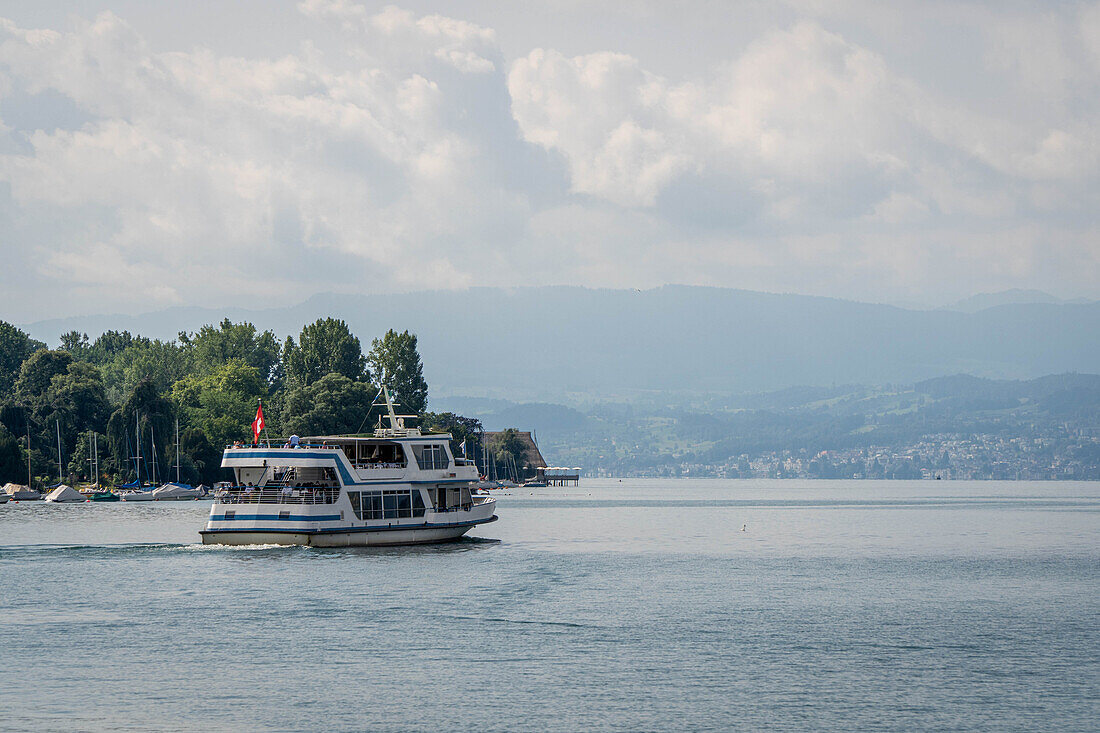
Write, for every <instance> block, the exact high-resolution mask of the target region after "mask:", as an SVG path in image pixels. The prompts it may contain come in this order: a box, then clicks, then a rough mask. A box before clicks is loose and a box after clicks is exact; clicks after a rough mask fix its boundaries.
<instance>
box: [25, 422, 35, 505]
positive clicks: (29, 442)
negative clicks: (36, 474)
mask: <svg viewBox="0 0 1100 733" xmlns="http://www.w3.org/2000/svg"><path fill="white" fill-rule="evenodd" d="M23 422H24V424H25V425H26V427H27V486H28V487H29V488H32V489H33V488H34V484H33V482H32V481H31V424H30V423H29V422H27V416H26V415H25V414H24V415H23Z"/></svg>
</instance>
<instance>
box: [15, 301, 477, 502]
mask: <svg viewBox="0 0 1100 733" xmlns="http://www.w3.org/2000/svg"><path fill="white" fill-rule="evenodd" d="M383 384H384V385H385V386H387V387H388V388H389V389H390V393H391V395H392V396H393V399H394V401H395V402H397V403H399V405H400V406H399V408H398V409H399V412H402V413H407V414H419V415H421V425H422V427H426V428H428V429H431V430H438V431H440V432H451V433H452V434H454V436H455V438H456V441H459V442H460V441H461V440H463V439H464V438H465V437H467V436H468V435H473V434H476V433H480V431H481V424H480V423H479V422H478V421H476V420H472V419H468V418H463V417H461V416H457V415H452V414H442V415H435V414H432V413H428V412H426V407H427V402H428V385H427V383H426V382H425V380H424V373H423V365H422V363H421V360H420V355H419V353H418V351H417V341H416V336H415V335H414V334H411V333H409V332H408V331H405V332H403V333H398V332H396V331H394V330H389V331H387V332H386V333H385V335H383V336H382V337H381V338H376V339H374V340H373V341H372V342H371V347H370V350H369V351H367V352H365V353H364V349H363V348H362V345H361V343H360V341H359V339H358V338H357V337H356V336H355V335H354V334H353V333H351V331H350V330H349V329H348V326H347V324H346V323H345V322H344V321H342V320H339V319H334V318H323V319H319V320H317V321H315V322H314V323H311V324H309V325H307V326H305V327H304V328H303V329H302V331H301V333H300V334H299V335H298V337H297V339H295V338H294V337H288V338H287V339H286V340H285V341H280V339H279V338H278V337H277V336H276V335H275V334H274V333H273V332H271V331H258V330H257V329H256V327H255V326H253V325H252V324H251V323H233V322H231V321H229V320H228V319H226V320H224V321H222V322H221V323H220V324H218V325H217V326H212V325H207V326H204V327H202V328H201V329H199V331H197V332H195V333H186V332H183V333H180V334H179V336H178V338H177V339H176V340H172V341H160V340H158V339H150V338H146V337H144V336H138V335H133V334H131V333H129V332H127V331H121V332H119V331H107V332H106V333H104V334H103V335H101V336H99V337H98V338H96V339H95V340H94V341H91V340H89V338H88V336H87V334H83V333H78V332H75V331H73V332H70V333H66V334H64V335H63V336H62V337H61V342H60V346H59V348H57V349H49V348H47V347H46V344H44V343H42V342H40V341H36V340H35V339H32V338H30V337H29V336H28V335H27V334H26V333H24V332H23V331H21V330H19V329H18V328H16V327H15V326H13V325H11V324H9V323H5V322H3V321H0V484H2V483H4V482H6V481H13V482H17V483H23V482H25V481H26V480H27V459H28V456H29V459H30V469H31V473H32V474H33V475H34V476H41V477H43V478H42V479H41V481H54V480H56V478H57V476H58V473H59V470H60V468H61V467H63V468H64V473H65V478H66V480H70V481H75V480H85V479H87V478H89V476H90V474H91V470H92V468H91V467H92V466H93V465H94V464H93V462H92V459H93V455H92V448H93V446H98V453H99V455H98V458H99V470H100V474H101V480H103V481H106V482H120V481H127V480H131V479H132V478H134V476H135V464H136V463H138V461H137V460H135V459H136V458H138V455H139V454H138V444H139V438H140V451H141V453H140V463H141V465H142V476H143V478H146V479H148V471H149V467H151V466H153V465H156V466H158V478H159V477H161V476H163V477H165V478H166V479H167V478H171V479H173V480H174V479H175V464H176V452H175V450H176V449H175V443H176V440H175V430H176V424H177V421H178V424H179V431H180V435H179V437H180V440H179V446H180V454H179V465H180V478H181V480H182V481H185V482H190V483H200V482H201V483H205V484H210V483H212V482H214V481H217V480H219V479H221V478H223V476H222V472H221V470H220V464H221V453H222V449H223V448H224V446H225V445H227V444H230V443H232V442H233V441H234V440H250V439H251V435H252V434H251V423H252V420H253V417H254V416H255V413H256V407H257V405H258V404H259V403H260V402H261V401H262V403H263V406H264V418H265V422H266V424H267V432H268V434H269V435H271V436H285V435H289V434H291V433H297V434H299V435H325V434H343V433H358V432H363V431H370V430H372V429H373V427H374V421H375V420H376V419H377V415H378V412H379V410H378V409H377V408H376V409H375V410H374V412H373V413H372V412H371V404H372V402H373V401H374V399H375V397H376V396H377V394H378V392H379V389H380V386H381V385H383ZM368 422H369V423H370V424H368ZM58 428H60V431H59V432H60V443H61V446H60V448H61V450H60V453H61V466H60V467H59V463H58V438H57V434H58ZM28 443H29V445H28ZM153 446H155V451H154V449H153ZM169 466H171V469H169ZM46 477H49V478H48V479H47V478H46Z"/></svg>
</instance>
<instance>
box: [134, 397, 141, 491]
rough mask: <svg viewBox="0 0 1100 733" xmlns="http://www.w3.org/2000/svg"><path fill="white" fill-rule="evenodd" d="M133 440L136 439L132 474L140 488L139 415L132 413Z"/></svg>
mask: <svg viewBox="0 0 1100 733" xmlns="http://www.w3.org/2000/svg"><path fill="white" fill-rule="evenodd" d="M134 440H136V441H137V456H136V457H135V458H134V474H136V476H137V485H138V488H139V489H140V488H141V416H140V415H138V413H136V412H135V413H134Z"/></svg>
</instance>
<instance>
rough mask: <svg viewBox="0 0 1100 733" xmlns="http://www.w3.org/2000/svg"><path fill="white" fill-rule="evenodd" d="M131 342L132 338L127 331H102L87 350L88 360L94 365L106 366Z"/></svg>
mask: <svg viewBox="0 0 1100 733" xmlns="http://www.w3.org/2000/svg"><path fill="white" fill-rule="evenodd" d="M133 342H134V337H133V335H131V333H130V332H129V331H104V332H103V334H102V335H100V337H99V338H97V339H96V340H95V341H94V342H93V343H92V345H91V346H90V347H89V348H88V358H89V360H91V361H92V362H94V363H96V364H106V363H107V362H109V361H111V360H113V359H114V358H115V357H116V356H118V355H119V354H121V353H122V352H123V351H125V350H126V349H128V348H129V347H130V345H131V344H133Z"/></svg>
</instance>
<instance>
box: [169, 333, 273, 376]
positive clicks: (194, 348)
mask: <svg viewBox="0 0 1100 733" xmlns="http://www.w3.org/2000/svg"><path fill="white" fill-rule="evenodd" d="M179 342H180V345H181V346H182V347H183V348H184V349H185V350H187V351H188V352H189V354H190V356H191V362H192V364H194V367H195V370H196V371H197V372H198V373H202V374H207V373H210V372H211V371H213V370H214V369H216V368H218V367H220V366H222V365H223V364H226V363H228V362H229V361H231V360H233V359H238V360H240V361H242V362H244V363H245V364H248V365H249V366H251V367H255V368H256V369H257V370H258V371H259V373H260V376H261V377H262V378H263V379H264V381H265V382H267V383H268V384H269V385H270V384H275V383H276V382H277V381H278V377H279V372H280V366H281V365H280V359H279V356H280V354H279V351H280V347H279V339H278V338H277V337H276V336H275V334H274V333H272V332H271V331H264V332H263V333H260V332H258V331H257V330H256V327H255V326H253V325H252V324H251V323H233V322H232V321H230V320H229V319H228V318H226V319H225V320H223V321H222V322H221V323H220V324H219V325H218V327H217V328H215V327H214V326H210V325H206V326H203V327H202V328H200V329H199V330H198V332H197V333H194V334H188V333H185V332H181V333H180V335H179Z"/></svg>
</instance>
